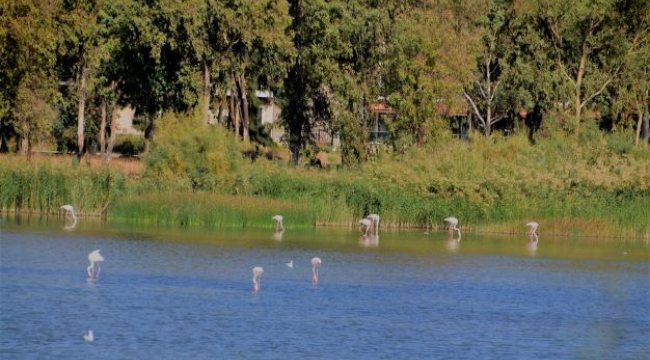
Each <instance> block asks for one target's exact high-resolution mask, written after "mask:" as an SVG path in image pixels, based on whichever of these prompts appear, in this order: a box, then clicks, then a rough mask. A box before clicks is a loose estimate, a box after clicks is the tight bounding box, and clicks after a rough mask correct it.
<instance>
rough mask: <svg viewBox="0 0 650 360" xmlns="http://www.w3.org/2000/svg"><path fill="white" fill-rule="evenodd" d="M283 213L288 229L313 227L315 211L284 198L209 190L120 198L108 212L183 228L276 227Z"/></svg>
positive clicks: (128, 219)
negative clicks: (276, 220) (210, 191)
mask: <svg viewBox="0 0 650 360" xmlns="http://www.w3.org/2000/svg"><path fill="white" fill-rule="evenodd" d="M277 214H280V215H283V216H284V218H285V221H284V226H285V227H286V228H300V227H303V228H304V227H313V226H314V222H315V218H314V215H313V212H312V211H311V210H310V209H309V208H308V207H306V206H303V205H301V204H295V203H291V202H287V201H282V200H275V199H264V198H257V197H250V196H245V195H219V194H214V193H206V192H194V193H179V192H170V193H166V192H162V193H147V194H142V195H130V196H125V197H122V198H120V199H119V200H118V201H116V202H115V203H114V204H113V206H111V207H110V209H109V212H108V219H109V220H112V221H120V222H131V223H142V224H164V225H173V226H183V227H216V228H220V227H258V228H273V227H275V222H274V221H273V220H272V219H271V218H272V217H273V216H274V215H277Z"/></svg>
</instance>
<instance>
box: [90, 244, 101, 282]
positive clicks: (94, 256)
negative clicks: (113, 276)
mask: <svg viewBox="0 0 650 360" xmlns="http://www.w3.org/2000/svg"><path fill="white" fill-rule="evenodd" d="M99 251H100V250H99V249H97V250H93V252H91V253H90V254H88V261H89V262H90V265H88V268H87V269H86V271H88V277H90V278H91V279H92V278H93V275H94V276H95V278H99V272H100V271H101V268H100V266H99V263H101V262H102V261H104V257H103V256H102V254H100V253H99ZM95 265H97V273H96V274H95Z"/></svg>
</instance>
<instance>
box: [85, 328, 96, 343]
mask: <svg viewBox="0 0 650 360" xmlns="http://www.w3.org/2000/svg"><path fill="white" fill-rule="evenodd" d="M84 340H85V341H86V342H93V341H94V340H95V336H94V335H93V331H92V330H88V332H87V333H85V334H84Z"/></svg>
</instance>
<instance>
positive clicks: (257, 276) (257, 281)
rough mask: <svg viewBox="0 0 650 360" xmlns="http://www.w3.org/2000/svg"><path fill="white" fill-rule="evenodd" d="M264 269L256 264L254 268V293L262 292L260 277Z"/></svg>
mask: <svg viewBox="0 0 650 360" xmlns="http://www.w3.org/2000/svg"><path fill="white" fill-rule="evenodd" d="M263 273H264V269H263V268H262V267H261V266H256V267H254V268H253V293H254V294H257V293H258V292H260V279H261V277H262V274H263Z"/></svg>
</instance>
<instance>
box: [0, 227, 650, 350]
mask: <svg viewBox="0 0 650 360" xmlns="http://www.w3.org/2000/svg"><path fill="white" fill-rule="evenodd" d="M3 226H4V228H3V229H2V232H1V233H0V358H1V359H90V358H95V359H154V358H155V359H298V358H302V359H309V358H324V359H649V358H650V259H649V258H648V254H649V252H648V247H647V244H629V243H620V242H614V243H613V244H612V243H606V244H601V243H592V242H584V243H582V242H579V241H571V240H567V239H553V240H551V239H548V240H545V239H544V238H543V237H542V238H541V239H540V242H539V244H538V248H537V250H536V251H535V252H534V253H531V252H530V249H529V248H528V247H527V244H526V243H527V239H526V238H525V237H524V238H523V239H518V238H513V237H504V238H494V237H491V238H484V237H480V236H473V235H471V234H468V235H465V236H464V237H463V240H462V243H460V246H456V247H450V246H449V243H448V241H447V237H446V234H435V233H432V234H421V233H397V232H395V233H383V234H382V236H381V241H379V242H378V243H373V244H372V246H371V247H365V246H364V245H368V244H367V243H364V242H363V241H361V242H360V241H359V238H358V237H357V236H358V234H356V233H355V232H354V231H347V230H313V231H312V230H310V231H306V230H301V231H298V230H296V231H292V230H287V231H286V232H285V234H283V238H282V240H281V241H279V240H274V239H273V236H272V232H271V234H270V233H269V231H261V230H238V231H218V230H211V231H205V232H189V231H188V232H183V231H171V230H170V231H169V232H166V231H156V232H152V231H148V230H146V229H142V230H138V231H132V230H129V231H121V230H115V229H97V228H92V229H91V228H89V229H83V228H82V229H75V231H72V232H69V231H63V230H60V229H58V228H56V229H55V228H52V227H51V226H50V227H49V228H34V227H31V226H26V225H20V224H14V225H13V226H12V225H11V224H6V223H3ZM94 249H101V252H102V254H103V256H104V258H105V261H104V262H103V263H102V267H101V274H100V276H99V279H97V280H88V279H87V277H88V276H87V274H86V266H87V265H88V263H87V256H88V253H90V251H92V250H94ZM313 256H319V257H321V258H322V260H323V263H322V266H321V269H320V270H321V271H320V282H319V283H318V284H317V285H312V284H311V263H310V259H311V257H313ZM292 259H293V260H294V264H295V265H294V267H293V268H292V269H291V268H288V267H287V266H285V264H284V263H285V262H287V261H289V260H292ZM253 266H262V267H264V274H263V276H262V283H261V291H260V292H259V293H258V294H253V292H252V272H251V269H252V267H253ZM89 329H92V331H93V332H94V335H95V341H94V342H91V343H86V342H84V340H83V338H82V335H83V334H84V333H85V332H86V331H87V330H89Z"/></svg>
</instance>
